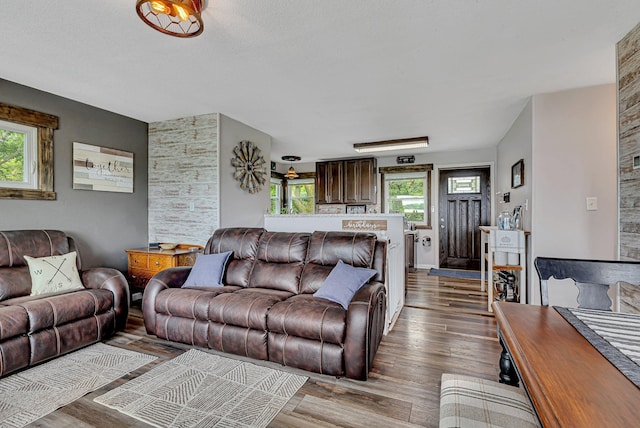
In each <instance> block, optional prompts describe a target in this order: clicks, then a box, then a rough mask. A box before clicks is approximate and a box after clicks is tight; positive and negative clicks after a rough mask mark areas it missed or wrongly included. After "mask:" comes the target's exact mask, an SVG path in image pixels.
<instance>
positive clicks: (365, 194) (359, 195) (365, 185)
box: [344, 158, 377, 204]
mask: <svg viewBox="0 0 640 428" xmlns="http://www.w3.org/2000/svg"><path fill="white" fill-rule="evenodd" d="M376 182H377V180H376V159H375V158H364V159H350V160H346V161H344V203H345V204H375V203H376Z"/></svg>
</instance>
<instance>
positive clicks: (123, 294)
mask: <svg viewBox="0 0 640 428" xmlns="http://www.w3.org/2000/svg"><path fill="white" fill-rule="evenodd" d="M71 251H76V253H77V258H76V264H77V267H78V271H79V272H80V277H81V281H82V284H83V286H84V287H85V288H84V289H77V290H72V291H66V292H65V291H62V292H58V293H49V294H41V295H36V296H30V293H31V275H30V273H29V268H28V266H27V263H26V261H25V258H24V256H31V257H47V256H54V255H63V254H66V253H69V252H71ZM80 260H81V259H80V253H79V251H78V248H77V247H76V245H75V242H74V240H73V239H72V238H71V237H69V236H67V235H66V234H65V233H64V232H61V231H57V230H17V231H3V232H0V357H1V358H0V376H4V375H6V374H8V373H12V372H14V371H16V370H19V369H22V368H25V367H28V366H31V365H34V364H37V363H40V362H42V361H45V360H49V359H51V358H54V357H57V356H59V355H62V354H65V353H67V352H70V351H73V350H76V349H78V348H81V347H83V346H87V345H90V344H92V343H95V342H98V341H100V340H102V339H105V338H107V337H109V336H111V335H112V334H113V333H114V332H115V331H116V330H121V329H124V326H125V324H126V322H127V316H128V313H129V287H128V284H127V281H126V279H125V277H124V276H123V275H122V273H121V272H120V271H118V270H116V269H111V268H91V269H87V270H84V271H83V270H82V269H81V267H82V266H81V261H80Z"/></svg>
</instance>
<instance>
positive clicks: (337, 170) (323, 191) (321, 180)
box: [316, 161, 344, 204]
mask: <svg viewBox="0 0 640 428" xmlns="http://www.w3.org/2000/svg"><path fill="white" fill-rule="evenodd" d="M343 174H344V170H343V162H342V161H329V162H317V163H316V203H317V204H341V203H342V200H343V198H342V186H343Z"/></svg>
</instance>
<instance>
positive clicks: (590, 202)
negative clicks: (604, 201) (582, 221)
mask: <svg viewBox="0 0 640 428" xmlns="http://www.w3.org/2000/svg"><path fill="white" fill-rule="evenodd" d="M597 210H598V198H596V197H595V196H589V197H588V198H587V211H597Z"/></svg>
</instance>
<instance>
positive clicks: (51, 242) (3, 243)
mask: <svg viewBox="0 0 640 428" xmlns="http://www.w3.org/2000/svg"><path fill="white" fill-rule="evenodd" d="M69 251H70V248H69V239H68V237H67V236H66V235H65V234H64V232H61V231H59V230H13V231H3V232H0V301H2V300H6V299H11V298H13V297H20V296H28V295H29V293H31V275H30V274H29V269H28V267H27V262H26V260H25V258H24V256H25V255H27V256H31V257H46V256H54V255H60V254H66V253H68V252H69Z"/></svg>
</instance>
